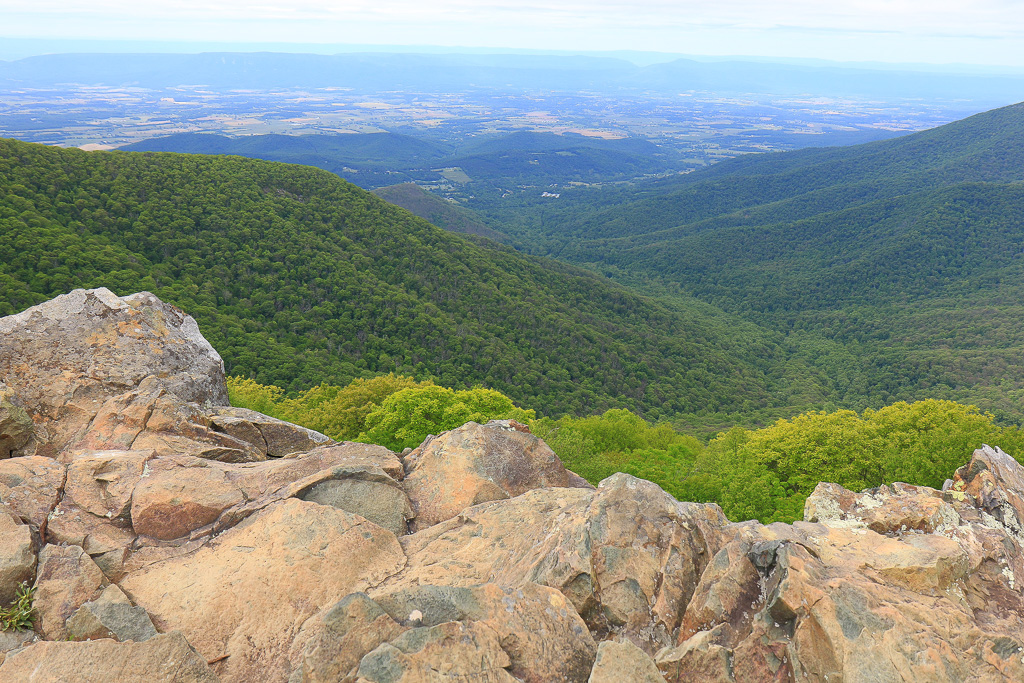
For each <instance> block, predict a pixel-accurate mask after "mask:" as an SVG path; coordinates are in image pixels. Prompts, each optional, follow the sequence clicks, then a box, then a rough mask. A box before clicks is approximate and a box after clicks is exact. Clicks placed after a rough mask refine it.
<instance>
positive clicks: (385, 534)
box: [120, 498, 405, 681]
mask: <svg viewBox="0 0 1024 683" xmlns="http://www.w3.org/2000/svg"><path fill="white" fill-rule="evenodd" d="M404 562H405V557H404V555H403V553H402V549H401V547H400V546H399V544H398V541H397V539H396V538H395V536H394V534H392V533H391V532H389V531H386V530H385V529H382V528H381V527H379V526H377V525H375V524H372V523H370V522H367V521H366V520H365V519H363V518H362V517H359V516H357V515H353V514H351V513H348V512H345V511H343V510H338V509H335V508H332V507H328V506H324V505H317V504H315V503H309V502H305V501H300V500H297V499H294V498H290V499H287V500H283V501H279V502H276V503H273V504H272V505H270V506H269V507H267V508H265V509H264V510H261V511H260V512H259V513H257V514H256V515H253V516H252V517H250V518H249V519H247V520H246V521H245V522H244V523H242V524H239V525H238V526H235V527H234V528H232V529H230V530H228V531H226V532H224V533H223V534H221V535H219V536H218V537H217V538H215V539H213V540H211V541H210V542H209V543H208V544H206V545H205V546H203V547H201V548H200V549H198V550H196V551H195V552H191V553H187V554H184V555H179V556H174V557H169V558H167V559H164V560H161V561H157V562H154V563H152V564H149V565H147V566H145V567H143V568H141V569H138V570H135V571H132V572H131V573H129V574H128V576H127V577H126V578H124V579H123V580H122V581H121V583H120V585H121V588H122V589H124V591H125V593H126V594H127V595H128V597H129V598H131V599H132V601H133V602H135V604H137V605H139V606H141V607H143V608H145V609H146V611H147V612H148V613H149V614H150V616H151V617H152V618H153V622H154V623H155V624H156V626H157V629H158V630H160V631H163V632H166V631H171V630H181V631H182V632H183V633H184V634H185V635H186V637H187V638H188V639H189V642H191V643H192V644H193V645H194V646H195V648H196V649H197V650H198V651H199V652H201V653H202V654H203V655H204V656H205V657H206V658H207V659H208V660H218V663H217V664H216V665H215V667H216V669H217V672H218V673H219V674H220V675H221V676H222V677H223V678H224V680H226V681H248V680H283V679H286V678H287V677H288V675H289V674H290V673H291V665H290V663H289V652H290V647H291V643H292V640H293V639H294V638H295V636H296V634H297V633H298V632H299V630H300V628H301V626H302V625H303V623H304V622H305V621H306V620H307V619H309V618H310V617H311V616H313V614H315V613H316V612H317V611H319V610H323V609H326V608H329V607H331V606H332V605H334V604H335V603H336V602H337V600H338V596H339V595H341V596H344V595H348V594H349V593H352V592H356V591H361V590H366V589H367V588H369V587H371V586H373V585H376V584H378V583H380V582H381V581H383V580H384V579H386V578H387V577H388V576H390V575H392V574H394V573H396V572H398V571H399V570H400V569H401V567H402V566H403V564H404Z"/></svg>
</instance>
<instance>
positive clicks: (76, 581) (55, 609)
mask: <svg viewBox="0 0 1024 683" xmlns="http://www.w3.org/2000/svg"><path fill="white" fill-rule="evenodd" d="M102 585H103V572H102V571H101V570H100V568H99V567H97V566H96V563H95V562H93V561H92V559H91V558H90V557H89V555H87V554H86V552H85V551H84V550H82V549H81V548H80V547H78V546H77V545H69V546H59V545H47V546H44V547H43V549H42V550H41V551H39V569H38V571H37V572H36V584H35V588H36V592H35V599H34V601H33V603H32V605H33V607H34V609H35V613H36V631H37V632H38V633H39V634H40V635H42V636H43V637H44V638H47V639H48V640H63V639H65V638H67V635H68V633H67V629H66V627H65V622H66V621H67V619H68V617H70V616H71V615H72V614H74V613H75V612H76V611H78V608H79V607H81V606H82V605H84V604H85V603H86V602H88V601H90V600H93V599H95V598H96V597H98V596H99V594H100V590H101V587H102Z"/></svg>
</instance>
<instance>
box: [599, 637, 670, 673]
mask: <svg viewBox="0 0 1024 683" xmlns="http://www.w3.org/2000/svg"><path fill="white" fill-rule="evenodd" d="M587 681H588V683H625V682H626V681H629V682H630V683H665V677H664V676H662V675H661V672H659V671H658V667H657V666H656V665H655V663H654V660H653V659H651V657H650V655H648V654H647V653H646V652H644V651H643V650H641V649H640V648H638V647H637V646H636V645H634V644H633V643H631V642H629V641H628V640H620V641H616V640H606V641H604V642H603V643H601V646H600V647H599V648H598V649H597V659H596V661H595V662H594V669H593V671H591V673H590V678H588V679H587Z"/></svg>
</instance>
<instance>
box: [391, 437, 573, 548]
mask: <svg viewBox="0 0 1024 683" xmlns="http://www.w3.org/2000/svg"><path fill="white" fill-rule="evenodd" d="M403 461H404V463H405V471H406V474H405V490H406V492H407V493H408V494H409V499H410V501H411V502H412V507H413V510H414V511H415V515H416V519H415V528H416V529H425V528H427V527H429V526H432V525H434V524H437V523H438V522H443V521H444V520H446V519H451V518H452V517H454V516H455V515H457V514H459V513H460V512H462V511H463V510H464V509H466V508H468V507H470V506H471V505H477V504H478V503H485V502H487V501H489V500H501V499H505V498H512V497H513V496H518V495H520V494H522V493H526V492H527V491H530V490H533V489H538V488H545V487H550V486H559V487H567V486H583V487H584V488H592V487H590V485H589V484H587V483H586V482H585V481H582V480H580V479H579V478H578V477H575V478H574V476H573V475H572V473H571V472H569V471H568V470H566V469H565V467H564V466H563V465H562V463H561V461H560V460H559V459H558V457H557V456H556V455H555V453H554V451H552V450H551V449H550V448H548V445H547V444H546V443H544V442H543V441H541V440H540V439H538V438H537V437H535V436H533V435H532V434H530V430H529V429H528V428H527V427H526V426H525V425H521V424H519V423H518V422H515V421H513V420H493V421H491V422H490V423H488V424H486V425H479V424H477V423H475V422H470V423H468V424H466V425H464V426H462V427H459V428H458V429H453V430H451V431H449V432H445V433H444V434H441V435H440V436H436V437H433V438H428V439H427V440H426V441H425V442H423V444H422V445H421V446H420V447H419V448H417V449H415V450H414V451H412V452H411V453H409V454H408V455H407V456H405V457H404V458H403ZM581 482H582V483H581Z"/></svg>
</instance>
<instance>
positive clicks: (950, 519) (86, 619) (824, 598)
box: [0, 290, 1024, 683]
mask: <svg viewBox="0 0 1024 683" xmlns="http://www.w3.org/2000/svg"><path fill="white" fill-rule="evenodd" d="M224 396H225V394H224V380H223V372H222V370H221V365H220V359H219V357H217V355H216V353H215V352H213V350H212V349H211V348H209V345H208V344H206V342H205V340H203V339H202V337H201V336H199V334H198V330H197V329H196V327H195V322H194V321H192V319H191V318H188V316H185V315H184V314H183V313H182V312H181V311H178V310H177V309H174V308H173V307H171V306H167V305H165V304H163V303H161V302H159V301H157V300H156V299H155V298H154V297H152V295H149V294H138V295H133V296H131V297H125V298H119V297H116V296H114V295H113V294H111V293H110V292H108V291H106V290H92V291H88V292H85V291H81V290H79V291H76V292H73V293H71V294H69V295H67V296H66V297H59V298H58V299H55V300H54V301H51V302H48V303H46V304H43V305H41V306H37V307H35V308H33V309H29V310H28V311H25V312H24V313H21V314H18V315H17V316H11V317H8V318H4V319H0V458H2V459H0V600H2V601H9V600H10V599H11V598H13V597H14V594H15V591H16V589H17V586H18V585H19V584H20V583H21V582H27V583H30V584H32V585H33V586H34V587H35V602H34V608H35V616H36V621H35V633H34V634H33V633H27V634H26V633H5V634H3V635H2V637H0V680H3V681H7V680H11V681H15V680H32V681H63V680H86V681H110V680H114V681H203V682H206V681H217V680H221V681H225V682H228V683H233V682H249V681H253V682H255V681H261V682H262V681H280V682H284V681H288V683H321V682H325V681H331V682H341V683H372V682H378V683H385V682H386V683H397V682H401V681H407V682H409V683H412V682H413V681H415V682H421V681H469V680H472V681H500V682H505V681H509V682H511V681H525V682H529V683H548V682H550V683H556V682H557V683H563V682H566V681H568V682H571V683H587V682H588V681H589V682H590V683H598V682H611V681H614V682H616V683H618V682H620V681H621V682H625V681H652V682H660V681H667V682H669V683H676V682H680V681H721V682H723V683H725V682H728V683H736V682H746V681H794V682H795V681H803V680H807V681H819V682H820V683H824V682H825V681H847V682H856V681H880V682H887V681H893V682H895V681H910V680H913V681H935V682H938V681H963V682H965V683H966V682H971V683H974V682H977V683H982V682H987V681H1021V680H1024V635H1022V634H1024V553H1022V546H1024V468H1022V467H1021V466H1020V465H1019V464H1018V463H1017V462H1016V461H1015V460H1013V458H1011V457H1009V456H1008V455H1006V454H1005V453H1003V452H1001V451H999V450H998V449H995V448H988V447H985V448H982V449H979V450H978V451H976V452H975V453H974V455H973V457H972V458H971V459H970V461H969V462H968V463H967V464H966V465H964V466H963V467H961V468H960V469H959V470H957V472H956V473H955V474H953V477H952V479H951V480H950V481H949V482H948V483H947V486H946V487H944V490H942V491H936V490H933V489H929V488H924V487H917V486H910V485H906V484H893V485H891V486H883V487H880V488H878V489H872V490H869V491H864V492H861V493H856V492H853V491H848V490H846V489H843V488H842V487H839V486H836V485H834V484H827V483H823V484H820V485H819V486H818V488H817V489H816V490H815V492H814V494H813V495H812V496H811V497H810V498H809V499H808V500H807V504H806V507H805V511H806V512H805V521H802V522H797V523H796V524H792V525H787V524H771V525H768V526H763V525H761V524H757V523H756V522H744V523H741V524H731V523H729V522H728V520H726V519H725V517H724V516H723V515H722V512H721V510H719V509H718V507H717V506H714V505H700V504H695V503H684V502H679V501H676V500H675V499H673V498H672V497H671V496H669V495H668V494H667V493H665V492H664V491H662V490H661V489H660V488H659V487H657V486H656V485H654V484H652V483H650V482H647V481H643V480H640V479H636V478H634V477H631V476H629V475H626V474H616V475H613V476H612V477H609V478H608V479H606V480H604V481H603V482H601V483H600V485H599V486H598V487H597V488H594V487H592V486H590V485H588V484H586V483H585V482H582V481H581V480H580V479H579V478H578V477H576V475H574V474H573V473H572V472H569V471H567V470H566V469H565V468H564V467H563V466H562V464H561V463H560V462H559V461H558V459H557V457H555V455H554V453H552V452H551V450H550V449H549V448H548V447H547V446H546V445H545V444H544V443H543V442H542V441H540V440H538V439H536V438H535V437H534V436H532V435H531V434H530V433H529V430H528V429H526V427H524V426H523V425H519V424H516V423H514V422H508V421H503V422H492V423H489V424H487V425H478V424H475V423H469V424H467V425H464V426H463V427H460V428H459V429H455V430H452V431H450V432H447V433H444V434H440V435H438V436H436V437H431V438H430V439H428V440H427V441H426V442H424V443H423V444H422V445H421V446H420V447H419V448H417V449H415V450H414V451H411V452H410V453H408V454H406V455H405V456H404V457H402V458H400V457H399V456H397V455H395V454H394V453H391V452H390V451H388V450H386V449H384V448H381V447H379V446H371V445H367V444H355V443H344V444H335V443H333V442H331V441H330V440H329V439H327V438H326V437H324V436H323V435H321V434H317V433H316V432H311V431H310V430H306V429H303V428H302V427H298V426H296V425H290V424H288V423H285V422H281V421H280V420H275V419H274V418H270V417H267V416H265V415H261V414H259V413H253V412H251V411H246V410H242V409H238V408H232V407H229V406H226V405H224V403H225V400H224ZM410 531H411V533H410ZM68 639H71V640H76V641H82V642H67V640H68Z"/></svg>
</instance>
